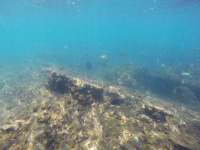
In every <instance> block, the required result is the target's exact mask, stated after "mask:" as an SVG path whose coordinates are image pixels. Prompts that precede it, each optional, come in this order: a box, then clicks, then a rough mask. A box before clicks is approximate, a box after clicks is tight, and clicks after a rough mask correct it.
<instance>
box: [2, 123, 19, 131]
mask: <svg viewBox="0 0 200 150" xmlns="http://www.w3.org/2000/svg"><path fill="white" fill-rule="evenodd" d="M18 129H19V123H18V122H15V123H13V124H6V125H4V126H2V128H1V130H2V131H8V132H9V131H16V130H18Z"/></svg>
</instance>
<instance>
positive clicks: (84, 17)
mask: <svg viewBox="0 0 200 150" xmlns="http://www.w3.org/2000/svg"><path fill="white" fill-rule="evenodd" d="M0 3H1V5H0V11H1V18H0V26H1V29H0V33H1V37H0V38H1V40H0V42H1V44H0V45H1V57H3V58H7V57H9V58H11V59H12V58H13V57H23V56H25V57H31V58H32V57H41V58H42V59H44V61H45V60H47V61H51V62H57V63H60V64H62V65H64V66H67V65H71V66H74V67H75V68H76V67H80V68H81V67H82V68H84V66H81V64H84V63H85V62H87V61H89V62H91V63H92V64H95V63H98V61H99V57H100V56H102V55H106V56H107V58H108V59H109V63H110V65H111V66H113V65H115V64H116V63H119V64H122V63H126V62H133V63H134V64H138V65H144V66H146V67H148V68H150V69H155V68H156V66H157V64H156V61H157V59H159V61H160V63H161V64H162V63H169V62H180V63H186V62H195V60H196V59H199V56H198V55H199V54H198V52H197V53H191V51H193V50H194V49H195V48H198V47H199V46H200V45H199V37H200V31H199V25H200V22H199V17H200V15H199V14H200V13H199V11H200V9H199V2H198V1H186V0H176V1H163V0H152V1H145V0H142V1H129V0H126V1H120V0H112V1H98V0H97V1H89V0H87V1H76V0H74V1H71V0H60V1H53V0H52V1H51V0H44V1H42V0H41V1H40V0H35V1H34V0H29V1H25V0H21V1H15V2H13V1H9V0H8V1H1V2H0ZM84 46H87V48H83V47H84ZM121 51H123V52H126V54H127V56H126V58H125V59H124V58H121V57H120V56H119V55H118V52H121ZM22 59H24V58H22Z"/></svg>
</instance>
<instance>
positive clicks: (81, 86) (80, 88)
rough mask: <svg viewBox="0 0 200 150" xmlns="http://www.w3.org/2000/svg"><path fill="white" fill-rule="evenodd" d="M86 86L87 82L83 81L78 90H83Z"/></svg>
mask: <svg viewBox="0 0 200 150" xmlns="http://www.w3.org/2000/svg"><path fill="white" fill-rule="evenodd" d="M85 87H86V84H85V83H82V84H80V85H79V86H78V88H77V90H82V89H84V88H85Z"/></svg>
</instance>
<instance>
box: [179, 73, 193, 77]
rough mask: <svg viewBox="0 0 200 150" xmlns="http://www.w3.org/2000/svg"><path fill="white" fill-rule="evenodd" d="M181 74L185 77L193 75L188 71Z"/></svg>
mask: <svg viewBox="0 0 200 150" xmlns="http://www.w3.org/2000/svg"><path fill="white" fill-rule="evenodd" d="M181 76H183V77H191V75H190V74H189V73H187V72H183V73H181Z"/></svg>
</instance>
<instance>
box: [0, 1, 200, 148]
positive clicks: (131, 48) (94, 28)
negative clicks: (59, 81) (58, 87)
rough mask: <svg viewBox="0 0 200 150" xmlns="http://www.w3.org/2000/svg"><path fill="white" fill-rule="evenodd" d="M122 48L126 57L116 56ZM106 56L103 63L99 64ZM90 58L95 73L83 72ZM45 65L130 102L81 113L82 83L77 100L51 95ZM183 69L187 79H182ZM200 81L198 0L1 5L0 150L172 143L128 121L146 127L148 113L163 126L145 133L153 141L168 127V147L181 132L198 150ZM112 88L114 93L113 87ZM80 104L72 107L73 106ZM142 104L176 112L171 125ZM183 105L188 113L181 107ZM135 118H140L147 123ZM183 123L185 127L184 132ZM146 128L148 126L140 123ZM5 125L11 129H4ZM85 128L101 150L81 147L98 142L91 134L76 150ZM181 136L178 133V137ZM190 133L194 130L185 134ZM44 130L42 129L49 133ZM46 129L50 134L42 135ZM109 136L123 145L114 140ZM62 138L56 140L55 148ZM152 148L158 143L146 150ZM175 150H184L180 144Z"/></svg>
mask: <svg viewBox="0 0 200 150" xmlns="http://www.w3.org/2000/svg"><path fill="white" fill-rule="evenodd" d="M120 52H124V53H125V54H126V55H125V56H121V55H120ZM104 55H105V58H102V56H104ZM87 62H89V63H90V64H91V65H92V67H91V68H87V66H86V63H87ZM49 68H51V69H50V71H52V70H53V71H55V70H58V71H60V72H63V73H65V74H66V75H67V76H68V75H69V76H73V77H80V79H86V80H85V81H87V82H86V84H88V83H98V86H99V85H102V88H104V89H106V90H107V91H109V92H110V91H111V93H112V90H113V89H115V90H116V91H117V92H118V90H119V92H118V93H120V92H121V93H122V94H121V95H120V96H124V95H125V94H124V93H126V92H127V93H128V94H127V93H126V94H127V95H129V96H124V97H126V98H127V97H131V96H130V95H131V94H132V99H131V98H127V99H125V100H124V99H123V100H122V99H121V98H114V100H112V101H110V103H109V104H107V103H103V104H102V105H101V103H98V102H97V103H95V104H93V105H92V107H93V108H94V109H93V108H92V109H91V108H90V107H89V106H88V107H85V108H82V107H83V106H82V105H78V104H79V103H80V101H81V100H80V99H81V98H82V99H84V100H87V98H88V97H87V96H88V95H84V94H85V93H84V92H86V90H85V89H84V88H85V87H86V89H87V86H86V85H85V86H84V87H83V88H80V89H81V90H82V89H83V92H80V91H78V95H79V97H78V98H77V97H76V94H77V93H73V92H74V90H72V92H71V93H72V97H73V96H74V97H73V98H74V99H73V98H70V96H71V95H70V94H69V93H67V92H66V93H67V94H69V95H67V94H66V93H65V94H63V95H62V94H58V93H56V94H55V91H51V90H49V89H50V88H47V87H46V86H47V84H48V83H49V82H50V81H51V77H52V76H51V75H49V76H48V75H47V74H48V73H47V72H46V70H48V69H49ZM181 73H189V74H190V75H189V76H188V77H184V76H182V75H181ZM199 75H200V1H198V0H167V1H165V0H15V1H13V0H1V1H0V126H1V132H0V137H1V138H0V149H1V148H2V149H12V148H13V149H14V148H16V149H17V148H18V149H59V148H60V149H72V148H73V149H78V150H79V149H80V150H81V149H84V148H83V147H84V146H82V147H81V146H80V145H81V144H83V145H85V149H93V150H95V149H102V150H103V149H104V148H106V147H107V148H108V147H109V145H106V144H107V143H109V142H108V141H109V140H110V141H111V142H110V143H111V144H110V145H111V146H110V147H109V148H110V149H114V146H116V145H115V144H116V143H121V142H122V143H123V142H124V146H122V144H119V145H118V149H120V148H119V147H121V149H123V148H124V149H133V148H136V149H140V150H143V149H144V150H146V149H148V150H150V149H159V148H160V147H161V148H163V149H164V148H166V149H170V150H171V148H172V147H174V145H173V143H174V139H176V138H173V137H169V139H171V141H173V142H171V143H167V144H168V145H164V144H163V145H162V144H161V145H158V143H156V142H154V141H148V137H146V136H147V134H146V135H144V134H143V133H146V130H145V129H146V128H145V125H146V124H140V123H139V122H138V124H137V123H136V122H137V121H136V122H134V121H133V120H131V119H132V118H131V116H132V117H133V118H134V119H135V120H136V119H138V118H139V119H138V120H139V121H140V122H142V121H143V120H142V119H143V118H145V117H144V115H146V116H147V119H148V117H149V119H150V118H151V119H150V120H154V123H157V125H158V126H159V125H160V126H162V127H160V129H159V130H157V129H155V128H156V127H155V128H154V129H149V130H154V132H157V133H155V134H153V133H152V135H153V136H155V135H156V134H161V133H160V130H162V129H163V131H165V132H166V129H164V128H163V126H164V124H165V123H166V122H168V124H169V129H170V131H167V134H166V135H167V136H166V137H167V138H166V139H161V141H164V142H163V143H166V142H169V140H168V133H170V135H180V136H179V137H178V136H177V139H178V140H177V141H181V142H182V141H184V140H185V141H187V140H188V139H186V138H185V139H181V137H187V138H188V137H190V138H191V137H193V138H191V139H189V140H190V141H192V142H194V143H195V144H196V145H195V144H193V145H192V144H191V143H192V142H191V143H190V146H189V147H190V148H196V149H198V148H199V147H200V144H199V143H200V142H199V141H200V137H199V129H198V130H197V129H196V128H193V127H194V126H195V127H196V126H197V127H198V128H200V120H199V118H200V114H199V109H200V104H199V102H200V94H199V90H200V79H199ZM48 77H50V79H49V78H48ZM48 79H49V80H50V81H49V82H48ZM96 81H97V82H96ZM63 82H66V81H63ZM99 82H101V83H99ZM78 83H79V81H78ZM80 85H81V83H80ZM74 86H75V85H74ZM76 86H77V85H76ZM109 86H110V87H112V88H113V89H112V88H111V89H112V90H110V89H109V88H108V87H109ZM107 88H108V89H107ZM126 88H128V89H126ZM76 89H77V88H76ZM84 90H85V91H84ZM106 90H105V91H106ZM148 90H149V91H148ZM62 91H65V90H63V89H62ZM107 91H106V92H107ZM116 91H114V93H115V92H116ZM124 91H126V92H124ZM79 92H80V93H79ZM106 92H105V93H106ZM109 92H108V93H109ZM123 92H124V93H123ZM148 92H149V93H148ZM54 94H55V95H54ZM137 94H139V96H138V95H137ZM58 95H59V96H58ZM109 96H110V95H109ZM111 97H112V95H111ZM133 97H134V98H133ZM89 98H90V100H91V97H90V96H89ZM76 99H77V101H78V102H75V100H76ZM97 99H98V98H97ZM110 99H112V98H110ZM142 99H144V100H147V101H148V100H149V101H150V102H153V104H160V105H159V107H162V108H164V109H166V110H167V113H168V111H169V112H170V113H171V112H173V113H172V114H173V115H174V114H175V115H174V116H175V117H174V118H173V119H174V120H172V121H171V120H170V121H169V120H168V119H166V118H167V117H168V116H171V114H170V113H168V114H167V113H166V112H164V113H163V112H162V113H161V114H160V112H159V111H158V112H156V113H157V114H156V115H155V113H152V114H148V111H147V110H146V111H147V112H145V111H143V105H145V106H146V109H148V108H150V107H152V108H154V109H155V110H156V109H158V107H154V106H152V105H148V104H146V103H144V101H142ZM163 100H164V101H163ZM165 100H167V101H165ZM91 101H92V100H91ZM94 101H95V100H94ZM139 101H140V102H139ZM92 102H93V101H92ZM165 103H166V104H165ZM174 103H175V104H174ZM110 105H112V107H111V106H110ZM115 105H116V106H115ZM140 105H141V106H140ZM147 106H148V107H147ZM156 106H157V105H156ZM172 106H173V107H172ZM187 106H188V107H187ZM186 108H187V109H191V110H187V111H186ZM140 109H141V110H140ZM158 110H159V109H158ZM86 111H87V113H86ZM127 111H128V112H127ZM193 111H197V112H195V113H194V112H193ZM138 113H141V114H143V117H142V115H141V114H138ZM99 114H101V115H102V116H104V118H103V119H102V118H101V115H99ZM116 114H118V116H117V115H116ZM166 114H167V115H166ZM115 115H116V116H115ZM165 115H166V116H167V117H166V116H165ZM35 116H37V117H35ZM41 116H42V117H41ZM47 116H50V118H51V119H48V118H47ZM77 116H78V117H77ZM90 116H93V118H92V119H91V118H90ZM109 116H113V118H115V120H114V121H113V122H117V123H116V124H117V126H113V127H112V128H113V129H116V131H119V133H115V132H114V131H113V130H111V129H108V127H109V126H112V123H111V124H110V123H107V124H106V123H105V122H104V121H105V120H109ZM81 117H82V118H81ZM181 117H182V118H181ZM35 118H36V119H35ZM46 118H47V119H46ZM55 118H56V119H55ZM59 118H61V119H59ZM80 118H81V119H80ZM111 118H112V117H111ZM117 118H122V119H121V120H123V123H124V122H126V121H127V119H130V120H129V121H127V122H131V124H137V125H135V126H137V127H136V128H135V129H133V128H132V126H131V127H130V124H128V123H127V124H126V125H122V124H123V123H121V124H120V123H119V122H120V121H119V120H117ZM141 118H142V119H141ZM188 118H189V119H188ZM34 119H35V120H36V121H35V120H34ZM90 119H91V120H90ZM87 120H89V121H87ZM183 120H185V122H186V124H188V128H187V130H186V126H184V125H185V122H184V121H183ZM186 120H187V121H188V120H189V121H190V122H189V121H188V122H187V121H186ZM194 120H195V121H194ZM181 121H182V122H181ZM192 121H193V122H192ZM16 122H17V124H16ZM77 122H78V123H77ZM91 122H93V124H90V123H91ZM111 122H112V121H111ZM174 122H175V123H174ZM180 122H181V123H180ZM18 123H19V124H18ZM145 123H152V122H150V121H149V120H145ZM24 124H26V125H27V124H28V125H27V126H29V127H30V128H29V127H26V125H24ZM29 124H31V125H29ZM44 124H45V125H44ZM60 124H62V125H60ZM80 124H87V129H86V128H85V126H84V125H83V126H81V127H80ZM116 124H115V125H116ZM191 124H192V126H191ZM9 125H12V127H10V128H8V126H9ZM165 125H166V124H165ZM189 125H190V126H189ZM69 126H75V127H74V128H73V127H69ZM146 126H148V125H146ZM152 126H154V125H152ZM155 126H156V125H155ZM182 126H183V127H182ZM76 127H77V128H76ZM82 128H83V129H84V130H83V132H86V130H87V132H88V133H91V132H94V133H96V132H97V130H98V133H96V135H97V139H98V140H96V141H95V142H96V143H99V145H95V144H87V143H90V142H91V141H92V140H93V139H94V140H95V138H94V137H92V136H91V137H90V135H89V134H87V136H86V137H87V138H83V142H82V141H81V142H80V143H81V144H79V145H78V146H79V147H78V146H77V145H76V144H77V139H78V138H75V137H76V136H78V135H79V136H80V135H82ZM161 128H162V129H161ZM183 128H184V129H183ZM54 129H55V130H54ZM90 129H91V130H90ZM143 129H144V130H145V131H144V130H143ZM13 130H14V132H13ZM89 130H90V131H89ZM125 130H126V131H127V132H126V133H124V131H125ZM141 130H142V131H141ZM179 130H180V131H181V132H182V134H184V135H182V134H179V133H180V132H179ZM188 130H191V132H190V133H189V132H185V131H188ZM4 131H6V132H4ZM42 131H45V133H44V134H45V135H43V132H42ZM54 131H56V133H54ZM79 131H81V132H79ZM10 133H12V134H10ZM46 133H48V135H50V133H52V135H51V136H49V137H48V136H47V134H46ZM61 133H62V134H61ZM127 133H128V134H129V137H132V135H134V136H133V137H134V138H135V140H134V142H136V143H134V142H133V143H134V144H132V147H131V146H130V145H129V144H128V143H129V142H127V141H126V140H125V139H124V140H121V139H122V136H121V135H122V134H123V135H124V137H125V134H127ZM196 133H198V135H195V134H196ZM19 135H23V136H22V137H23V138H24V139H23V138H21V139H19V141H20V142H21V145H20V144H19V142H17V140H15V139H17V138H18V136H19ZM55 135H56V136H55ZM61 135H62V136H64V138H63V137H62V136H61ZM66 135H68V136H66ZM75 135H76V136H75ZM83 135H84V134H83ZM149 135H151V133H150V132H149ZM82 137H84V136H82ZM113 137H115V139H116V137H117V139H119V141H115V140H113V139H112V138H113ZM158 137H161V135H160V136H158ZM26 138H27V140H25V139H26ZM40 138H41V139H42V140H41V141H42V142H41V141H40ZM79 138H80V137H79ZM7 139H10V140H7ZM38 139H39V140H38ZM49 139H54V141H51V140H50V141H49ZM80 139H81V138H80ZM86 139H87V140H86ZM88 139H90V140H91V139H92V140H91V141H88ZM105 139H106V140H108V141H106V140H105ZM138 139H139V140H138ZM25 141H26V142H25ZM43 141H44V142H43ZM120 141H121V142H120ZM138 141H139V143H137V142H138ZM158 141H159V140H158ZM23 142H24V144H23ZM45 142H46V143H45ZM59 142H60V143H62V144H60V145H59V144H58V143H59ZM84 142H85V143H84ZM95 142H93V143H95ZM126 142H127V143H126ZM148 142H149V143H150V145H151V146H155V147H151V148H150V147H148V146H147V147H146V146H143V145H145V144H149V143H148ZM181 142H177V143H179V144H180V143H181ZM27 143H28V144H27ZM38 143H39V144H38ZM63 143H65V144H66V145H65V144H64V145H63ZM73 143H76V144H73ZM91 143H92V142H91ZM161 143H162V142H161ZM183 143H184V142H183ZM197 143H198V144H197ZM186 144H187V142H186ZM55 145H57V147H56V146H55ZM91 145H92V146H91ZM175 145H176V144H175ZM17 146H18V147H17ZM176 146H177V145H176ZM178 146H179V148H180V149H181V148H185V149H187V148H188V147H187V146H185V145H184V144H180V145H178ZM80 147H81V148H80ZM95 147H96V148H95ZM116 147H117V146H116Z"/></svg>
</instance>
